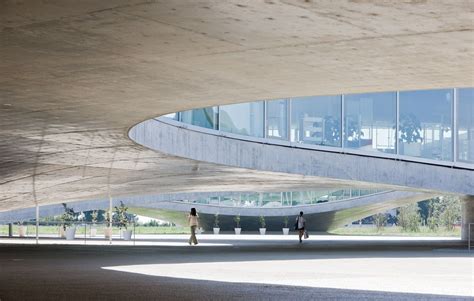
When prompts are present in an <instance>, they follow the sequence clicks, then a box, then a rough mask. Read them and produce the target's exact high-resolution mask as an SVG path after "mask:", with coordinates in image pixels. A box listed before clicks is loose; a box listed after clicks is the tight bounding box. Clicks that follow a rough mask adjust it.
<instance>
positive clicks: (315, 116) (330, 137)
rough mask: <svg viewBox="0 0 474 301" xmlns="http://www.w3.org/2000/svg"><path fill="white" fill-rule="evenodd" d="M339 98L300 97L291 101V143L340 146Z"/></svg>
mask: <svg viewBox="0 0 474 301" xmlns="http://www.w3.org/2000/svg"><path fill="white" fill-rule="evenodd" d="M341 99H342V97H341V96H315V97H300V98H296V99H293V100H292V101H291V141H294V142H298V143H307V144H316V145H327V146H341V104H342V102H341V101H342V100H341Z"/></svg>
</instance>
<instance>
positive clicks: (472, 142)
mask: <svg viewBox="0 0 474 301" xmlns="http://www.w3.org/2000/svg"><path fill="white" fill-rule="evenodd" d="M457 115H458V116H457V117H458V119H457V120H458V122H457V125H458V133H457V135H458V146H457V149H458V157H457V160H458V161H462V162H469V163H474V89H473V88H465V89H459V90H458V104H457Z"/></svg>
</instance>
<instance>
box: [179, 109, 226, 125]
mask: <svg viewBox="0 0 474 301" xmlns="http://www.w3.org/2000/svg"><path fill="white" fill-rule="evenodd" d="M181 122H184V123H188V124H192V125H195V126H200V127H205V128H208V129H214V130H216V129H217V107H209V108H204V109H195V110H189V111H184V112H182V113H181Z"/></svg>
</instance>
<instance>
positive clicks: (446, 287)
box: [0, 235, 474, 301]
mask: <svg viewBox="0 0 474 301" xmlns="http://www.w3.org/2000/svg"><path fill="white" fill-rule="evenodd" d="M183 239H185V236H179V235H178V236H168V238H162V239H160V242H161V243H167V244H166V245H152V246H135V247H131V246H120V245H112V246H100V245H87V246H83V245H81V246H79V245H39V246H35V245H18V244H0V299H1V300H2V301H4V300H66V299H67V300H98V299H100V300H129V299H138V300H140V299H142V300H295V299H297V300H381V299H386V300H472V297H473V272H474V270H473V269H474V267H473V266H474V263H473V260H474V258H473V257H472V256H471V255H470V254H469V253H467V251H466V250H462V249H460V248H461V245H460V244H459V241H452V240H438V241H434V240H424V241H423V240H413V239H407V240H404V241H401V242H400V241H393V240H390V239H385V240H384V239H380V238H377V239H374V240H371V239H369V238H358V237H352V238H350V239H348V238H347V237H346V239H345V240H339V241H337V240H334V239H333V240H331V239H324V238H321V237H317V236H313V237H312V240H310V241H305V243H304V244H303V245H299V244H298V243H295V242H294V241H289V240H287V239H290V238H286V237H282V236H275V237H270V236H268V237H265V238H264V239H262V238H261V237H258V236H253V237H243V238H242V239H240V240H236V239H235V238H233V239H231V238H226V237H225V236H220V237H219V238H218V237H214V236H208V237H206V236H201V244H200V245H198V246H196V247H194V246H193V247H190V246H186V245H184V244H183ZM15 241H18V240H15ZM148 243H158V242H157V241H155V242H153V241H152V240H150V241H149V242H148Z"/></svg>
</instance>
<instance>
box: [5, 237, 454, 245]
mask: <svg viewBox="0 0 474 301" xmlns="http://www.w3.org/2000/svg"><path fill="white" fill-rule="evenodd" d="M133 238H134V239H133ZM197 238H198V240H200V241H201V243H200V245H201V246H206V245H214V246H217V245H219V246H233V245H240V244H248V243H253V242H268V243H280V242H281V243H284V242H287V243H297V242H298V236H297V235H296V234H290V235H278V234H269V235H259V234H242V235H234V234H219V235H214V234H199V235H197ZM188 239H189V235H188V234H140V235H135V236H132V240H131V241H124V240H123V239H121V238H120V236H118V235H116V236H115V235H114V236H113V237H112V244H113V245H138V246H139V245H142V246H153V245H154V246H187V245H188V243H187V241H188ZM318 241H319V242H345V241H365V242H402V243H403V242H419V241H426V242H448V241H452V242H459V241H460V238H458V237H407V236H348V235H311V236H310V238H309V239H307V240H305V241H304V243H308V242H318ZM9 243H15V244H36V239H35V237H34V236H28V237H23V238H19V237H13V238H7V237H3V238H0V244H9ZM38 244H43V245H49V244H64V245H84V244H87V245H108V244H110V242H109V240H106V239H104V237H103V236H97V237H93V238H91V237H89V236H86V237H85V238H84V236H82V235H76V239H75V240H65V239H60V238H58V236H57V235H42V236H41V237H40V239H39V241H38Z"/></svg>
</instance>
